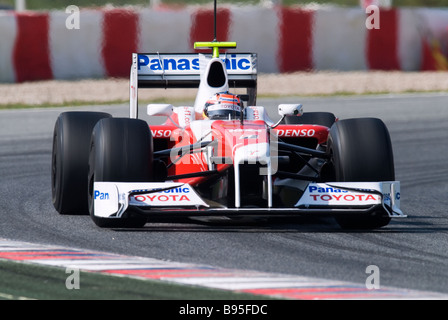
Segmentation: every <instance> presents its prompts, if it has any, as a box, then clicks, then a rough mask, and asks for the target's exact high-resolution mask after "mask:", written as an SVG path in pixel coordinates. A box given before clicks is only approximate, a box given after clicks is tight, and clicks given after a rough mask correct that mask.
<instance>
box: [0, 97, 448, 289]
mask: <svg viewBox="0 0 448 320" xmlns="http://www.w3.org/2000/svg"><path fill="white" fill-rule="evenodd" d="M283 102H301V103H303V105H304V108H305V111H331V112H334V113H335V114H336V115H337V116H338V117H339V118H340V119H345V118H351V117H378V118H381V119H382V120H383V121H384V122H385V123H386V125H387V126H388V128H389V131H390V134H391V138H392V142H393V149H394V157H395V166H396V178H397V180H400V181H401V207H402V210H403V211H404V213H406V214H407V215H408V218H405V219H400V220H393V221H392V222H391V223H390V224H389V225H388V226H387V227H384V228H382V229H379V230H375V231H370V232H366V231H362V232H361V231H352V232H346V231H342V230H341V229H339V227H338V226H337V225H336V223H335V222H334V221H333V220H332V219H327V218H325V219H322V218H319V219H318V218H313V217H311V218H307V219H302V218H301V219H294V220H289V221H284V222H283V223H280V222H278V221H269V222H250V221H244V222H238V223H236V222H232V223H229V222H214V223H203V222H195V221H193V222H186V221H182V220H176V221H172V222H169V223H160V222H156V223H148V224H146V225H145V227H144V228H142V229H138V230H137V229H132V230H118V229H116V230H108V229H100V228H98V227H96V226H95V225H94V224H93V222H92V221H91V220H90V217H89V216H61V215H59V214H58V213H57V212H56V211H55V210H54V208H53V206H52V203H51V188H50V164H51V147H52V140H51V139H52V132H53V126H54V122H55V120H56V118H57V116H58V115H59V113H60V112H62V111H66V110H71V108H58V109H32V110H13V111H0V215H1V218H0V238H6V239H12V240H20V241H27V242H34V243H42V244H52V245H63V246H67V247H72V248H82V249H91V250H100V251H106V252H112V253H119V254H126V255H136V256H144V257H152V258H156V259H162V260H171V261H179V262H188V263H198V264H199V263H200V264H208V265H213V266H218V267H226V268H238V269H249V270H258V271H265V272H279V273H287V274H296V275H301V276H312V277H318V278H325V279H331V280H342V281H351V282H356V283H365V281H366V278H367V277H368V275H369V274H367V273H366V268H367V267H368V266H369V265H375V266H377V267H378V268H379V270H380V281H381V282H380V283H381V286H385V287H386V286H387V287H400V288H407V289H417V290H425V291H436V292H443V293H448V197H447V194H448V162H447V156H448V143H447V141H448V94H437V93H434V94H404V95H374V96H361V97H358V96H347V97H329V98H284V99H260V100H259V101H258V104H259V105H264V106H265V107H267V108H268V109H269V114H270V115H272V118H274V119H277V118H278V116H276V111H275V110H276V105H277V104H279V103H283ZM74 109H75V110H80V109H82V110H101V111H108V112H110V113H112V114H113V115H114V116H117V117H118V116H126V115H127V107H126V106H123V105H121V106H100V107H93V106H92V107H80V108H74Z"/></svg>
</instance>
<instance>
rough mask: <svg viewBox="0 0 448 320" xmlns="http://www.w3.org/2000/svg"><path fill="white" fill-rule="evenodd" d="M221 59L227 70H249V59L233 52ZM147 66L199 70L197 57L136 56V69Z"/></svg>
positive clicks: (160, 68)
mask: <svg viewBox="0 0 448 320" xmlns="http://www.w3.org/2000/svg"><path fill="white" fill-rule="evenodd" d="M229 56H230V58H225V59H222V61H224V63H225V65H226V69H227V70H249V69H250V67H251V61H250V60H249V59H247V58H241V57H237V56H236V55H235V54H231V55H227V57H229ZM142 67H143V68H149V69H150V70H152V71H192V70H193V71H199V69H200V66H199V58H192V57H182V56H179V57H176V56H171V57H157V56H150V55H139V56H138V70H140V69H141V68H142Z"/></svg>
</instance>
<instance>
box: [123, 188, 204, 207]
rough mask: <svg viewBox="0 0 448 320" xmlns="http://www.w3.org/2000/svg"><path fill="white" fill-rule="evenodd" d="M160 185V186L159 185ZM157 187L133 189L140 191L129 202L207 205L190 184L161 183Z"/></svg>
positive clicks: (135, 204) (133, 203) (137, 203)
mask: <svg viewBox="0 0 448 320" xmlns="http://www.w3.org/2000/svg"><path fill="white" fill-rule="evenodd" d="M159 186H160V187H159ZM159 186H157V187H155V188H148V189H138V190H131V191H130V193H131V194H132V193H139V194H134V195H132V196H130V198H129V204H130V205H134V206H176V205H187V206H197V205H205V203H204V202H203V201H202V200H201V198H200V197H199V196H198V195H197V194H196V193H195V192H194V190H193V189H191V187H190V186H189V185H186V184H184V185H177V186H172V185H169V184H168V185H166V186H164V185H163V184H159Z"/></svg>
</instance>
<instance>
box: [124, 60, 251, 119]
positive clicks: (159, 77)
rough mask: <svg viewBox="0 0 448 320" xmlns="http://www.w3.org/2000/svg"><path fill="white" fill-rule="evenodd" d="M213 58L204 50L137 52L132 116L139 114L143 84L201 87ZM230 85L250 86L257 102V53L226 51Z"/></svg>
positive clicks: (249, 92) (156, 86)
mask: <svg viewBox="0 0 448 320" xmlns="http://www.w3.org/2000/svg"><path fill="white" fill-rule="evenodd" d="M211 58H212V55H211V54H201V53H179V54H176V53H133V54H132V66H131V75H130V109H129V110H130V117H131V118H137V106H138V89H139V88H164V89H168V88H198V87H199V82H200V78H201V71H202V70H203V69H204V68H205V66H206V65H207V62H208V61H209V60H210V59H211ZM220 58H221V59H223V61H224V63H225V64H226V69H227V75H228V81H229V87H230V88H247V93H248V95H249V100H253V102H255V96H256V89H257V55H256V54H255V53H224V54H221V55H220Z"/></svg>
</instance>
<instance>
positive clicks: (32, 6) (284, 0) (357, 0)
mask: <svg viewBox="0 0 448 320" xmlns="http://www.w3.org/2000/svg"><path fill="white" fill-rule="evenodd" d="M211 2H213V1H211V0H70V1H66V0H0V8H2V7H3V8H10V9H13V8H15V5H16V3H25V5H26V8H27V9H29V10H50V9H63V8H65V7H67V6H68V5H69V4H70V5H76V6H79V7H98V6H105V5H113V6H125V5H140V6H150V5H157V4H160V3H163V4H167V5H192V4H206V3H211ZM260 2H274V3H276V4H282V5H286V6H290V5H305V4H310V3H316V4H332V5H338V6H359V5H363V4H364V3H368V2H371V3H373V4H375V3H380V4H382V3H385V4H390V5H392V6H395V7H444V6H448V0H376V1H375V0H222V1H219V3H220V4H222V3H231V4H246V5H247V4H258V3H260Z"/></svg>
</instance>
